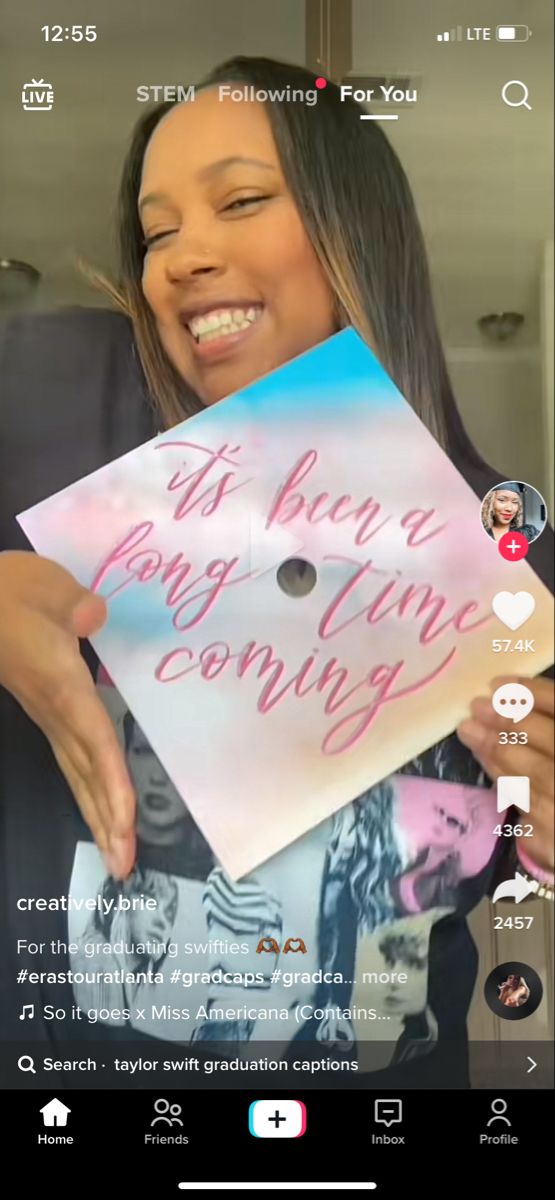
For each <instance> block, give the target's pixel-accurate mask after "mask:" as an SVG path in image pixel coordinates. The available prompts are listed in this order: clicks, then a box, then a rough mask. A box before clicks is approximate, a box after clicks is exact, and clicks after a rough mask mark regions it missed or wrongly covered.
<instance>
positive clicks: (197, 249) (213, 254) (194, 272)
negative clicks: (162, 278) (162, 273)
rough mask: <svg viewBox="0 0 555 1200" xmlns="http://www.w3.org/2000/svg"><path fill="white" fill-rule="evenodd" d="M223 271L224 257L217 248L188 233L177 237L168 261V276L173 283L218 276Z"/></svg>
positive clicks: (184, 232)
mask: <svg viewBox="0 0 555 1200" xmlns="http://www.w3.org/2000/svg"><path fill="white" fill-rule="evenodd" d="M223 269H224V260H223V255H222V253H221V252H220V251H219V250H218V249H217V247H215V246H213V245H211V244H209V243H208V241H207V240H206V239H203V238H202V237H201V236H200V235H199V236H197V237H194V238H193V237H192V236H191V235H190V234H188V233H187V232H186V231H183V233H182V235H181V236H178V237H176V239H175V241H174V243H173V245H172V247H171V250H170V251H169V252H168V256H167V259H166V274H167V277H168V279H169V281H170V282H171V283H181V282H183V281H184V280H189V279H195V278H198V277H199V276H203V275H218V274H220V273H221V272H222V271H223Z"/></svg>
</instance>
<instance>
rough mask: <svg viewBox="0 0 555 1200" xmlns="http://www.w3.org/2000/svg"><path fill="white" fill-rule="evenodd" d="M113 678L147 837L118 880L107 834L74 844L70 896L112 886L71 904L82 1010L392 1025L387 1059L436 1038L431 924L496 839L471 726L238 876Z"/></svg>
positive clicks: (360, 1036) (312, 1029) (367, 1032)
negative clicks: (107, 860) (131, 906)
mask: <svg viewBox="0 0 555 1200" xmlns="http://www.w3.org/2000/svg"><path fill="white" fill-rule="evenodd" d="M97 689H98V693H99V696H100V697H101V699H102V702H103V703H104V704H105V706H106V708H107V710H108V712H109V713H110V716H111V718H112V721H113V723H114V725H115V728H116V730H117V732H118V736H119V738H120V743H121V746H122V749H123V751H124V753H125V756H126V760H127V765H128V769H129V772H130V775H131V778H132V781H133V784H134V788H135V792H136V796H137V832H138V838H139V850H138V859H137V866H136V869H135V871H134V872H133V874H132V875H131V876H130V878H129V879H128V880H126V881H125V883H123V884H117V883H116V882H115V881H114V880H113V879H112V878H111V877H110V876H109V875H108V874H107V872H106V868H105V867H104V864H103V860H102V857H101V855H100V854H99V852H98V851H97V849H96V848H95V846H94V845H93V844H92V843H91V842H85V841H80V842H78V844H77V846H76V851H75V859H74V864H73V870H72V875H71V884H70V891H71V895H72V896H73V897H75V898H76V899H78V900H79V899H82V900H86V899H91V898H93V897H96V896H98V897H101V898H102V900H103V901H104V902H105V903H104V906H103V907H104V910H105V911H101V912H99V911H98V910H97V909H95V910H94V912H93V913H92V914H91V912H90V911H86V910H84V909H80V910H78V911H75V910H72V912H71V913H70V914H69V937H70V941H71V943H73V945H74V946H76V947H77V950H76V952H75V953H74V954H73V955H72V967H73V970H74V972H75V977H76V978H78V979H79V980H80V982H77V983H74V993H75V999H76V1001H77V1003H78V1004H79V1005H80V1007H81V1009H82V1010H83V1011H84V1012H87V1011H89V1010H91V1009H92V1010H100V1009H102V1010H103V1011H104V1012H115V1013H116V1014H117V1015H116V1017H114V1018H110V1019H109V1020H108V1023H111V1024H113V1025H116V1026H127V1027H131V1029H135V1030H136V1031H137V1032H138V1033H140V1034H150V1035H151V1036H153V1037H156V1038H163V1039H167V1040H168V1041H173V1040H175V1041H179V1042H189V1043H198V1042H217V1043H218V1045H219V1050H220V1052H221V1049H222V1046H221V1044H222V1043H225V1044H226V1045H229V1048H230V1052H233V1053H234V1054H237V1053H239V1054H241V1055H243V1056H245V1057H249V1056H256V1054H257V1053H259V1052H260V1043H267V1042H272V1043H277V1044H279V1045H280V1047H281V1052H282V1053H286V1052H287V1047H288V1045H289V1044H290V1043H291V1042H293V1041H316V1042H317V1043H319V1044H320V1047H321V1049H322V1050H326V1051H329V1052H331V1053H341V1052H342V1053H351V1052H352V1053H354V1052H356V1049H357V1046H358V1044H360V1043H364V1042H373V1043H377V1042H383V1043H384V1045H383V1053H382V1054H381V1055H380V1054H378V1053H377V1051H376V1050H374V1054H373V1056H372V1061H373V1064H374V1069H376V1065H377V1061H378V1060H379V1061H380V1065H382V1066H385V1065H387V1063H388V1062H389V1061H390V1060H391V1058H392V1057H393V1058H395V1057H397V1058H398V1057H399V1055H400V1054H402V1050H403V1045H404V1044H405V1042H407V1041H410V1046H411V1053H412V1054H414V1053H415V1052H419V1053H426V1052H428V1051H429V1050H430V1049H431V1048H433V1046H434V1044H435V1042H436V1039H437V1036H438V1013H436V1012H435V1011H434V1007H433V1004H431V1003H430V1001H429V995H428V993H429V958H430V938H431V934H432V931H433V928H434V926H435V925H436V923H438V922H440V921H442V920H443V919H445V918H446V917H448V916H449V915H452V914H455V915H456V914H457V913H458V912H459V911H460V909H461V905H462V903H463V896H464V890H465V887H466V886H467V885H468V884H469V883H470V882H472V881H477V880H479V879H480V876H481V874H482V873H483V871H484V869H485V868H487V866H488V863H489V862H490V860H491V858H492V854H493V851H494V846H495V837H494V834H493V829H494V825H495V799H494V795H493V792H492V790H491V788H490V787H489V786H488V784H487V781H486V780H485V778H484V776H483V774H482V773H481V771H480V768H479V767H478V765H477V764H476V763H474V762H473V760H472V759H471V758H470V757H469V756H468V754H467V752H466V751H464V749H463V747H462V746H461V745H460V743H458V742H457V740H456V739H454V738H452V739H447V740H446V741H445V742H443V743H441V744H440V745H438V746H437V747H436V748H435V749H434V750H433V751H431V752H429V753H428V754H427V755H425V756H423V758H422V759H419V760H417V761H415V762H413V763H411V764H410V765H409V766H408V767H407V768H406V769H405V770H404V771H403V772H401V773H399V774H396V775H394V776H392V777H391V778H389V779H386V780H384V781H383V782H382V783H381V784H379V785H378V786H375V787H373V788H371V789H370V790H369V791H367V792H365V793H364V794H363V795H361V796H359V797H357V799H356V800H354V801H353V803H351V804H348V805H347V806H345V807H344V808H342V809H341V810H340V811H339V812H338V813H336V814H335V815H334V816H333V817H332V818H329V819H328V820H326V821H324V822H323V823H322V824H321V825H319V826H318V827H317V828H316V829H313V830H311V831H310V832H309V833H307V834H306V835H304V836H303V837H302V838H300V839H298V840H297V841H296V842H295V843H294V844H293V845H291V846H289V847H287V848H286V849H285V850H283V851H281V852H280V853H279V854H277V855H275V856H274V857H273V858H272V859H271V860H269V861H268V862H266V863H264V864H263V865H262V866H260V867H258V868H257V869H256V871H254V872H252V873H251V874H249V875H247V876H245V877H244V878H242V879H241V880H239V881H238V882H234V881H233V880H231V879H230V877H229V876H228V875H227V873H226V871H225V870H224V869H223V867H222V866H221V865H220V864H219V863H218V861H217V860H216V859H215V858H214V855H213V854H212V852H211V850H210V847H209V845H208V843H207V842H206V841H205V839H204V837H203V835H202V833H201V831H200V830H199V828H198V827H197V826H196V824H195V822H194V821H193V819H192V817H191V815H190V813H189V812H188V810H187V808H186V805H185V804H184V801H183V799H182V798H181V797H180V796H179V795H178V793H177V791H176V790H175V788H174V786H173V784H172V782H171V780H170V779H169V777H168V775H167V773H166V771H165V769H164V767H163V766H162V764H161V763H160V762H159V760H158V759H157V757H156V755H155V754H154V752H153V750H152V748H151V747H150V745H149V743H148V741H147V739H146V738H145V736H144V734H143V732H142V730H141V729H140V728H139V726H138V724H137V722H136V721H135V720H134V718H133V715H132V713H131V712H130V711H129V710H128V708H127V707H126V705H125V702H124V701H123V700H122V698H121V696H120V695H119V693H118V692H117V690H116V689H115V687H114V686H113V684H112V682H111V680H110V678H109V676H108V675H107V673H106V672H105V671H104V669H103V668H100V670H99V672H98V675H97ZM430 776H433V777H430ZM119 895H125V896H126V897H128V898H129V899H131V898H132V897H133V896H137V897H140V896H150V897H152V898H154V899H156V901H157V905H156V909H153V910H152V911H144V910H140V911H133V910H131V911H124V912H121V911H119V909H118V908H117V903H116V902H117V898H118V896H119ZM113 914H115V915H113ZM122 1013H123V1014H126V1015H122ZM127 1014H129V1015H127ZM137 1014H138V1015H137ZM399 1041H401V1044H400V1045H399Z"/></svg>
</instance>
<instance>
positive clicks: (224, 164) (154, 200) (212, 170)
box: [139, 154, 276, 213]
mask: <svg viewBox="0 0 555 1200" xmlns="http://www.w3.org/2000/svg"><path fill="white" fill-rule="evenodd" d="M236 163H243V164H245V163H246V164H247V166H250V167H262V168H263V169H264V170H265V171H275V170H276V168H275V166H274V165H273V164H272V163H267V162H263V161H262V159H261V158H245V157H244V156H243V155H241V154H233V155H230V157H229V158H220V159H218V161H217V162H213V163H209V165H208V166H207V167H203V168H202V170H200V171H199V172H198V178H199V179H201V180H203V181H204V180H206V179H211V178H212V176H213V175H218V174H219V173H220V172H221V171H225V170H226V169H227V168H228V167H233V166H235V164H236ZM170 202H171V200H170V196H168V194H167V192H148V193H147V195H146V196H143V198H142V200H140V201H139V213H142V211H143V209H144V208H146V206H147V204H169V203H170Z"/></svg>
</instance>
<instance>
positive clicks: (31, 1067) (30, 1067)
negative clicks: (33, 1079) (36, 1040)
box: [17, 1054, 37, 1075]
mask: <svg viewBox="0 0 555 1200" xmlns="http://www.w3.org/2000/svg"><path fill="white" fill-rule="evenodd" d="M17 1065H18V1067H19V1070H20V1071H32V1072H33V1075H36V1073H37V1072H36V1071H35V1060H34V1058H31V1055H30V1054H22V1055H21V1058H18V1060H17Z"/></svg>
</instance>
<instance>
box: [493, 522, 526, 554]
mask: <svg viewBox="0 0 555 1200" xmlns="http://www.w3.org/2000/svg"><path fill="white" fill-rule="evenodd" d="M497 547H498V550H499V553H500V555H501V556H502V558H504V559H506V561H507V562H518V561H519V559H521V558H526V555H527V554H528V538H525V536H524V534H523V533H519V532H518V530H517V529H513V530H511V531H510V533H504V534H503V537H500V538H499V541H498V543H497Z"/></svg>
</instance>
